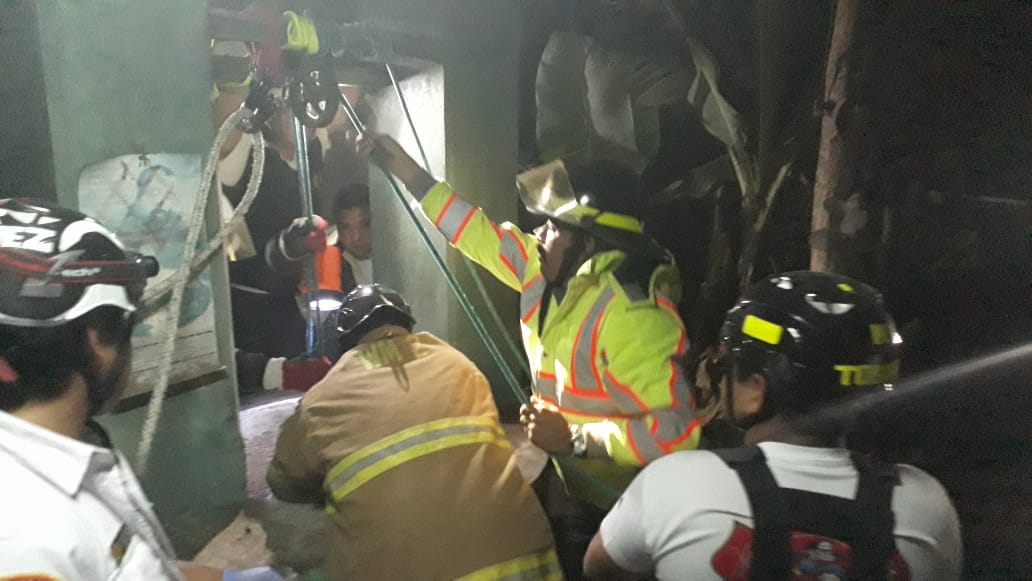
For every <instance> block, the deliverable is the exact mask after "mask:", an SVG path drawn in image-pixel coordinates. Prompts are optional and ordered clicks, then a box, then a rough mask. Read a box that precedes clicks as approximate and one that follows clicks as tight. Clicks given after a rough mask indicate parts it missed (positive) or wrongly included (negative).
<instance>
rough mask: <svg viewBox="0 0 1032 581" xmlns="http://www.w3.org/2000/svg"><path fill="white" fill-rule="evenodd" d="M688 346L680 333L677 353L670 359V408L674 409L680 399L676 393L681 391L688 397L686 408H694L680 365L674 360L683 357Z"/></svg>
mask: <svg viewBox="0 0 1032 581" xmlns="http://www.w3.org/2000/svg"><path fill="white" fill-rule="evenodd" d="M687 346H688V339H687V337H686V336H685V332H684V331H683V330H682V331H681V339H680V340H679V341H678V342H677V351H676V352H675V353H674V357H671V358H670V385H669V389H670V407H674V408H676V407H677V405H678V402H679V401H680V399H679V398H678V395H677V392H678V391H681V390H683V391H684V393H685V394H686V395H687V396H688V407H689V408H694V407H695V406H694V405H693V403H694V402H692V392H691V389H690V388H689V386H688V382H687V381H685V379H684V377H683V375H682V373H681V365H680V364H679V363H678V362H677V359H676V358H679V357H683V356H684V354H685V348H686V347H687Z"/></svg>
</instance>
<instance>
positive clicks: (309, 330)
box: [292, 115, 322, 355]
mask: <svg viewBox="0 0 1032 581" xmlns="http://www.w3.org/2000/svg"><path fill="white" fill-rule="evenodd" d="M292 122H293V124H294V156H295V161H296V162H297V182H298V193H299V195H300V196H301V215H302V216H304V217H305V218H308V220H309V222H310V223H314V219H315V217H314V215H315V207H314V204H313V203H312V170H311V168H310V167H309V165H308V132H307V130H306V127H305V124H304V123H302V122H301V120H300V119H298V117H297V116H296V115H295V116H293V120H292ZM303 269H304V275H303V280H304V285H305V313H306V315H307V316H306V319H307V320H306V321H305V353H306V354H307V355H316V354H317V353H316V352H317V351H318V349H319V348H320V347H321V345H322V343H321V342H320V340H319V311H318V304H319V302H318V300H317V299H318V292H319V279H318V275H317V274H316V270H315V254H312V253H307V254H305V259H304V266H303ZM313 305H314V306H313Z"/></svg>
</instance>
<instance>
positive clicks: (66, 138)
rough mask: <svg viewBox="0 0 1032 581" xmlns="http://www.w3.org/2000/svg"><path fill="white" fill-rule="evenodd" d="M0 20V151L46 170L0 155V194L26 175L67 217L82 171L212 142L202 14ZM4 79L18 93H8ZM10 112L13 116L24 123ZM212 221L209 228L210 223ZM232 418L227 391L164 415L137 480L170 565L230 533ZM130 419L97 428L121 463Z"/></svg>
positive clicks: (226, 358)
mask: <svg viewBox="0 0 1032 581" xmlns="http://www.w3.org/2000/svg"><path fill="white" fill-rule="evenodd" d="M0 14H2V15H3V16H4V21H3V28H4V31H3V34H0V36H4V35H6V34H7V32H8V30H15V31H17V32H18V37H19V38H20V39H24V42H21V43H20V46H17V47H11V46H10V44H9V43H8V42H7V41H6V40H5V41H4V42H3V44H2V45H0V48H2V49H3V51H4V52H3V54H2V55H0V63H2V64H3V67H4V72H3V74H4V82H3V83H2V85H3V86H4V89H3V91H4V93H3V95H2V96H3V97H5V98H6V97H8V96H9V95H15V97H16V98H15V99H14V100H13V101H10V102H5V104H4V106H5V109H4V115H3V123H4V125H3V127H4V128H5V129H6V128H9V127H11V126H12V124H13V125H14V126H15V127H16V128H17V127H31V128H32V131H31V132H26V131H22V132H14V133H8V132H7V131H5V132H4V139H3V141H4V142H5V144H4V147H5V148H9V147H14V148H16V150H15V151H24V152H34V155H37V156H40V157H43V158H46V159H45V161H40V162H38V163H34V164H33V165H32V166H31V167H28V168H22V167H21V166H20V165H19V163H18V160H19V159H20V158H19V157H18V155H12V154H10V150H8V149H5V152H4V155H3V156H0V163H2V165H0V173H2V175H3V176H4V178H3V179H2V180H0V184H2V185H3V186H5V187H6V186H7V185H8V184H15V185H17V184H18V183H24V182H25V181H26V178H25V177H24V176H28V177H31V178H32V179H33V180H35V181H38V182H39V184H40V189H41V190H47V189H48V188H49V189H50V190H51V191H50V192H49V195H47V197H52V198H56V199H57V200H59V201H60V202H61V203H63V204H65V205H69V206H72V207H75V206H76V205H77V204H78V202H79V200H78V199H77V192H76V188H77V183H78V178H79V173H80V172H81V171H82V169H83V168H84V167H86V166H88V165H90V164H93V163H95V162H98V161H101V160H104V159H107V158H110V157H113V156H117V155H122V154H127V153H155V152H170V153H191V154H197V155H201V156H204V155H206V154H207V151H208V148H209V146H210V143H211V138H212V135H213V130H212V127H211V115H210V102H209V93H210V90H211V79H210V73H209V69H210V59H209V54H208V34H207V29H208V28H207V2H206V1H204V0H176V1H175V2H168V1H166V0H104V1H91V2H82V1H81V0H48V1H47V2H29V1H28V0H14V1H13V2H11V3H9V4H8V5H7V6H6V7H4V8H3V9H2V12H0ZM9 18H10V20H9ZM34 42H35V43H36V46H33V43H34ZM12 48H13V50H15V51H16V52H13V53H12V52H10V51H11V50H12ZM23 57H24V58H23ZM9 67H10V68H9ZM11 78H14V79H16V80H18V81H19V82H20V84H19V85H18V86H11V85H10V84H9V83H8V81H9V80H10V79H11ZM44 90H45V100H42V99H41V98H42V97H44ZM18 91H21V92H22V93H25V92H28V93H31V95H30V96H32V97H33V98H35V99H36V100H35V101H32V102H28V101H26V100H25V97H26V96H25V95H21V94H19V92H18ZM5 101H6V99H5ZM44 104H45V107H44ZM12 105H13V106H24V107H25V109H24V115H22V116H18V114H17V113H18V112H17V110H12V109H11V108H10V107H11V106H12ZM23 117H28V118H23ZM22 123H23V124H24V125H22ZM12 135H13V136H14V137H13V139H16V140H17V143H14V144H12V143H11V140H12ZM48 137H49V139H48ZM23 172H24V173H23ZM47 176H50V181H49V183H48V180H47ZM19 180H20V181H19ZM34 193H35V192H34ZM39 193H45V192H39ZM214 208H215V206H214V205H212V206H210V208H209V210H210V211H209V227H211V226H213V225H215V223H216V222H215V218H216V214H215V213H214ZM209 232H211V230H210V228H209ZM213 265H214V266H213V268H212V271H213V272H212V282H213V291H214V294H215V309H216V319H217V335H218V340H219V341H218V342H219V351H220V358H221V360H222V362H223V363H224V364H225V365H226V366H227V368H228V370H229V372H228V376H229V377H230V378H232V377H234V375H235V374H234V373H233V368H232V343H231V338H230V333H229V329H230V327H229V309H228V307H229V303H228V279H227V275H226V267H225V261H224V260H222V259H221V256H220V257H219V259H216V260H215V261H214V263H213ZM236 407H237V400H236V388H235V383H234V381H233V380H221V381H217V382H215V383H212V384H210V385H206V386H202V387H199V388H197V389H195V390H192V391H188V392H186V393H183V394H181V395H178V396H174V397H172V398H170V399H169V400H168V401H167V402H166V405H165V412H164V414H163V416H162V419H161V423H160V425H159V428H158V433H157V437H156V441H155V444H154V445H155V448H154V453H153V456H152V459H151V463H150V465H151V469H150V471H149V472H148V473H147V474H146V475H144V477H143V479H142V481H143V486H144V488H145V489H146V491H147V493H148V495H149V496H150V498H151V500H152V501H153V502H154V504H155V507H156V508H157V512H158V515H159V517H161V519H162V520H163V522H164V523H165V525H166V528H167V529H168V532H169V533H170V535H171V536H172V538H173V540H174V541H175V544H176V546H177V549H178V550H179V552H180V553H181V555H183V556H189V554H190V553H192V552H193V551H195V550H197V549H198V548H200V546H202V545H203V544H204V543H205V542H206V541H207V536H209V535H210V534H212V533H214V532H215V531H217V530H218V529H220V528H221V527H223V526H225V525H226V524H227V523H228V522H229V521H230V520H232V518H233V516H235V514H236V512H237V510H238V508H239V506H240V504H241V503H242V502H243V497H244V456H243V449H242V443H241V438H240V433H239V428H238V423H237V416H236ZM144 415H145V410H144V409H142V408H141V409H135V410H132V411H129V412H125V413H121V414H118V415H114V416H111V417H108V418H104V420H103V422H104V424H105V425H106V426H107V427H108V429H109V430H110V431H111V433H112V435H113V437H114V441H115V443H116V445H118V447H119V448H120V449H121V450H122V451H123V452H126V453H128V454H132V453H134V452H135V449H136V446H137V444H138V442H139V438H140V434H141V431H142V423H143V418H144Z"/></svg>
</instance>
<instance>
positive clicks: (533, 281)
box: [523, 272, 544, 292]
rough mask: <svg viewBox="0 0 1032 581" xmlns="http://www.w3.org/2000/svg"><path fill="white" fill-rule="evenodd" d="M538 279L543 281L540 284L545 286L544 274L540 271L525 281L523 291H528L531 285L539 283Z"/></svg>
mask: <svg viewBox="0 0 1032 581" xmlns="http://www.w3.org/2000/svg"><path fill="white" fill-rule="evenodd" d="M538 281H541V285H540V286H542V287H543V286H544V276H542V275H541V273H540V272H539V273H537V274H535V275H534V276H533V277H531V279H530V280H528V281H527V282H525V283H523V292H527V289H529V288H530V287H531V286H533V285H535V284H537V283H538Z"/></svg>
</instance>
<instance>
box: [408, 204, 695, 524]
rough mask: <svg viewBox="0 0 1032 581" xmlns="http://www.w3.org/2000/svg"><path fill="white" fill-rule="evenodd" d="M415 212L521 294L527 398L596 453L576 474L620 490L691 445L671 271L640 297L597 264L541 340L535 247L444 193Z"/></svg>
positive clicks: (551, 316)
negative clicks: (540, 402) (552, 409)
mask: <svg viewBox="0 0 1032 581" xmlns="http://www.w3.org/2000/svg"><path fill="white" fill-rule="evenodd" d="M422 206H423V210H424V211H425V212H426V215H427V217H428V218H429V219H430V220H431V221H432V222H433V223H434V224H435V225H436V226H437V228H438V229H439V230H440V231H441V232H442V233H443V234H444V236H445V237H446V238H447V239H448V241H449V242H450V243H451V244H452V245H454V246H455V247H456V248H458V249H459V250H460V251H461V252H462V253H463V254H465V255H466V256H468V257H469V258H470V259H472V260H474V261H475V262H477V263H478V264H480V265H481V266H483V267H484V268H486V269H487V270H488V271H490V272H491V273H492V274H493V275H495V276H496V277H497V278H498V279H499V280H501V281H502V282H503V283H505V284H506V285H507V286H509V287H510V288H512V289H514V290H516V291H518V292H520V293H521V297H520V323H521V328H522V332H523V342H524V346H525V347H526V350H527V354H528V356H529V358H530V365H531V369H532V371H533V372H534V375H535V378H534V391H535V392H536V393H537V394H539V395H540V396H541V397H543V398H544V399H546V400H547V401H550V402H552V403H553V404H555V405H556V406H557V407H558V408H559V410H560V411H561V412H562V413H563V415H564V416H565V417H566V419H567V421H569V422H570V423H571V424H580V425H583V426H584V427H583V428H582V429H583V430H584V431H585V432H586V433H587V434H588V436H589V439H590V440H592V441H595V442H600V443H601V444H602V445H603V447H604V452H603V456H605V457H604V458H595V459H589V460H583V461H578V462H577V464H578V465H579V466H581V467H582V468H583V469H585V470H586V471H588V472H589V473H592V474H595V475H597V476H599V477H601V478H602V479H603V480H605V481H607V482H608V483H610V484H612V485H614V486H617V487H618V488H621V489H622V488H623V487H625V486H626V485H627V484H628V483H629V482H630V480H631V478H633V476H634V474H635V472H636V471H637V469H638V468H640V467H641V466H643V465H645V464H647V463H648V462H649V461H651V460H653V459H655V458H658V457H659V456H662V455H663V454H667V453H670V452H673V451H676V450H690V449H694V448H695V447H696V446H697V445H698V440H699V429H698V428H699V425H698V422H697V421H696V420H695V417H694V413H693V411H692V407H693V406H692V401H691V392H690V391H689V387H688V383H687V381H686V379H685V377H684V376H683V373H682V370H681V366H680V364H679V363H678V362H677V359H678V358H679V357H681V356H683V355H684V354H685V351H686V349H687V341H686V337H685V331H684V326H683V324H682V323H681V319H680V317H679V315H678V314H677V309H676V307H675V305H674V300H675V299H676V296H677V295H678V294H679V287H678V286H677V283H676V282H674V281H676V280H677V275H676V268H675V267H673V266H672V265H664V266H660V267H658V268H657V269H656V271H655V272H654V273H653V276H652V281H653V284H651V288H650V289H649V292H648V294H646V293H645V292H644V291H643V290H642V289H641V288H640V287H639V286H638V285H636V284H634V285H626V286H625V285H623V284H621V283H620V281H619V280H617V278H616V276H615V272H616V270H617V269H618V268H619V267H620V265H621V264H622V263H623V262H624V260H626V259H627V256H626V255H625V254H624V253H623V252H621V251H607V252H600V253H598V254H596V255H595V256H593V257H592V258H591V259H590V260H588V261H587V262H586V263H584V264H583V265H582V266H581V267H580V269H579V270H578V271H577V273H576V275H575V276H574V277H573V278H572V279H571V280H570V281H569V282H568V283H567V287H566V293H565V295H564V297H563V299H562V302H561V303H556V302H555V299H554V298H553V299H552V304H551V305H550V306H549V309H548V315H547V318H546V320H545V325H544V329H543V334H542V335H541V336H539V335H538V328H539V325H538V316H539V313H540V311H541V300H542V297H543V294H544V290H545V281H544V279H543V278H542V275H541V262H540V260H539V254H538V249H537V240H536V239H535V238H534V237H533V236H532V235H530V234H527V233H525V232H522V231H520V230H519V229H518V228H517V227H516V226H515V225H513V224H511V223H504V224H501V225H498V224H495V223H494V222H492V221H491V220H490V219H488V218H487V216H486V215H485V214H484V213H483V211H482V210H481V209H480V208H478V207H476V206H473V205H472V204H470V203H469V202H467V201H466V200H464V199H462V198H461V197H459V196H458V195H456V194H455V193H453V192H452V191H451V189H450V187H449V186H448V185H447V184H444V183H439V184H437V185H435V186H434V187H433V188H431V189H430V191H429V192H428V193H427V195H426V196H425V197H424V198H423V201H422ZM657 281H668V282H671V283H672V284H666V285H660V284H657ZM575 493H577V491H575ZM585 495H587V494H586V493H585ZM590 500H594V501H595V502H596V503H597V504H608V503H602V502H598V499H597V498H595V499H590Z"/></svg>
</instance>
